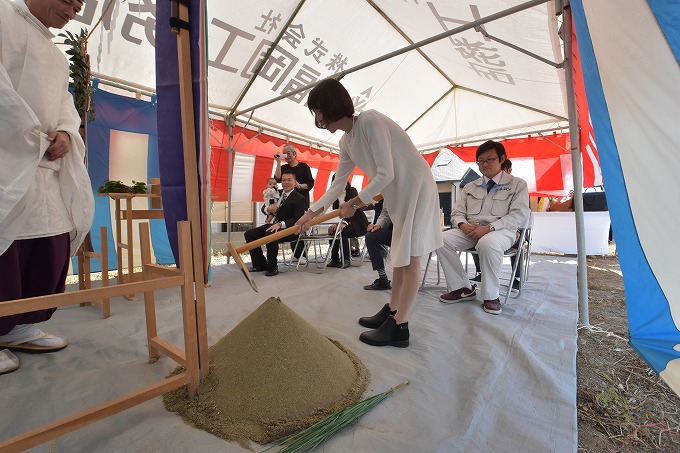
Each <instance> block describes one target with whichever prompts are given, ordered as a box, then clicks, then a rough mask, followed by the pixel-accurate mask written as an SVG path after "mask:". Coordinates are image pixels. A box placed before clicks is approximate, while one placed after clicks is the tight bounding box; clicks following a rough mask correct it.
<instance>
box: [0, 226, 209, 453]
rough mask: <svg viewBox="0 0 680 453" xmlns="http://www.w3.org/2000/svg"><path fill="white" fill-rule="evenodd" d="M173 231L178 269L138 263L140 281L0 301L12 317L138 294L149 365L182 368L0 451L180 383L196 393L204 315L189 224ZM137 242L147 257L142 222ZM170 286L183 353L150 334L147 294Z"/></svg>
mask: <svg viewBox="0 0 680 453" xmlns="http://www.w3.org/2000/svg"><path fill="white" fill-rule="evenodd" d="M177 231H178V242H179V256H180V262H181V263H182V264H183V267H182V268H169V267H165V266H160V265H157V264H152V263H150V262H149V261H148V260H147V261H145V262H144V263H143V269H144V270H143V271H142V275H143V280H142V281H139V282H129V283H122V284H120V285H113V286H108V287H102V288H95V289H84V290H81V291H74V292H69V293H64V294H55V295H50V296H41V297H33V298H29V299H18V300H13V301H7V302H0V316H9V315H15V314H19V313H25V312H27V311H34V310H43V309H46V308H53V307H62V306H65V305H71V304H74V303H82V302H88V301H91V300H96V299H103V298H111V297H116V296H124V295H125V294H134V293H140V292H143V293H144V303H145V314H146V326H147V340H148V345H149V360H150V361H151V362H152V363H153V362H155V361H156V360H157V359H158V357H160V354H161V353H162V354H164V355H166V356H168V357H169V358H171V359H172V360H174V361H175V362H177V364H179V365H181V366H183V367H184V368H185V371H183V372H182V373H180V374H177V375H174V376H171V377H168V378H165V379H163V380H161V381H159V382H157V383H155V384H153V385H150V386H147V387H144V388H142V389H140V390H136V391H134V392H132V393H128V394H127V395H124V396H121V397H119V398H116V399H113V400H111V401H108V402H106V403H104V404H100V405H98V406H95V407H92V408H90V409H86V410H83V411H81V412H78V413H76V414H74V415H72V416H70V417H66V418H63V419H61V420H57V421H55V422H53V423H50V424H48V425H45V426H42V427H40V428H37V429H34V430H32V431H29V432H26V433H24V434H21V435H19V436H15V437H12V438H10V439H7V440H4V441H0V451H2V452H3V453H8V452H19V451H23V450H26V449H28V448H31V447H34V446H36V445H39V444H41V443H43V442H46V441H48V440H50V439H54V438H56V437H59V436H62V435H64V434H67V433H69V432H71V431H75V430H76V429H78V428H82V427H83V426H86V425H89V424H90V423H93V422H95V421H98V420H102V419H104V418H106V417H110V416H112V415H114V414H117V413H119V412H121V411H123V410H125V409H129V408H131V407H134V406H136V405H138V404H141V403H143V402H146V401H148V400H150V399H152V398H155V397H157V396H160V395H163V394H164V393H167V392H169V391H171V390H174V389H176V388H179V387H181V386H183V385H187V390H188V393H189V395H190V396H192V397H193V396H194V395H195V394H196V389H197V387H198V384H199V380H200V373H199V354H198V351H199V349H200V348H206V349H207V344H199V343H200V341H201V339H202V336H201V335H199V334H198V332H197V330H196V319H197V317H201V316H202V317H205V313H197V311H196V310H197V305H196V304H195V303H194V294H193V262H192V261H193V260H192V244H191V225H190V223H189V222H187V221H183V222H179V223H178V225H177ZM140 238H141V247H142V254H143V256H145V257H146V258H150V250H151V245H150V240H149V225H148V223H143V224H141V225H140ZM173 287H179V288H180V289H181V294H182V321H183V330H184V349H183V350H182V349H181V348H180V347H178V346H175V345H173V344H171V343H170V342H168V341H166V340H164V339H162V338H160V337H159V336H158V332H157V330H156V310H155V304H154V297H153V293H154V291H155V290H158V289H164V288H173Z"/></svg>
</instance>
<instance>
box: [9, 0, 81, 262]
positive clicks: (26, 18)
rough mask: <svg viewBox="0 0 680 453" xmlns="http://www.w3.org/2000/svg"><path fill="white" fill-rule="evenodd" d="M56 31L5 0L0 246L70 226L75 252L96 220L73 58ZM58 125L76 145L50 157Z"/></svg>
mask: <svg viewBox="0 0 680 453" xmlns="http://www.w3.org/2000/svg"><path fill="white" fill-rule="evenodd" d="M52 37H53V35H52V34H51V33H50V32H49V30H48V29H47V28H45V27H44V26H43V25H42V24H41V23H40V22H39V21H38V20H37V19H36V18H35V17H33V16H32V15H31V14H30V12H29V11H28V9H27V7H26V5H25V4H24V3H23V1H17V2H9V1H8V0H0V46H1V47H0V118H2V120H1V121H0V163H1V164H0V254H2V253H4V251H5V250H6V249H7V248H8V247H9V246H10V245H11V244H12V242H13V241H14V240H15V239H17V238H22V237H41V236H43V237H46V236H53V235H55V234H59V233H63V232H66V231H68V232H69V233H70V237H71V254H74V253H75V252H76V251H77V250H78V247H79V246H80V244H81V243H82V241H83V239H84V238H85V235H86V234H87V232H88V231H89V229H90V227H91V225H92V219H93V216H94V197H93V193H92V185H91V182H90V178H89V176H88V174H87V169H86V168H85V165H84V163H83V160H84V156H85V145H84V143H83V141H82V139H81V137H80V134H79V133H78V129H79V127H80V118H79V117H78V113H77V112H76V109H75V106H74V104H73V98H72V97H71V95H70V94H69V92H68V81H69V70H68V61H67V60H66V58H65V57H64V55H63V54H62V53H61V51H60V50H59V49H58V48H57V47H56V46H55V45H54V43H53V42H52V40H51V38H52ZM57 130H60V131H65V132H67V133H68V134H69V136H70V137H71V147H70V151H69V153H68V154H67V155H66V156H65V157H64V158H62V159H57V160H56V161H54V162H49V160H48V159H47V157H45V156H44V154H45V151H46V149H47V147H48V146H49V145H50V142H49V141H48V140H47V136H48V134H50V133H51V132H53V131H57ZM55 175H56V177H55ZM64 211H65V212H64ZM37 217H40V218H39V219H37Z"/></svg>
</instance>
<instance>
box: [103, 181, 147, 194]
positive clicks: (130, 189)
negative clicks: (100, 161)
mask: <svg viewBox="0 0 680 453" xmlns="http://www.w3.org/2000/svg"><path fill="white" fill-rule="evenodd" d="M97 193H147V189H146V183H145V182H141V181H140V182H137V181H132V185H131V186H128V185H127V184H124V183H123V182H122V181H110V180H108V179H106V180H104V184H103V185H101V186H99V188H98V189H97Z"/></svg>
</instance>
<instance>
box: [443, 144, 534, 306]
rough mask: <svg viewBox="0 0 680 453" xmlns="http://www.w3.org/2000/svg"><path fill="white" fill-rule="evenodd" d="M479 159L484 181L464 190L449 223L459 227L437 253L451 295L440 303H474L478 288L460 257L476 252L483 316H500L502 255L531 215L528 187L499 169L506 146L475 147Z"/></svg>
mask: <svg viewBox="0 0 680 453" xmlns="http://www.w3.org/2000/svg"><path fill="white" fill-rule="evenodd" d="M476 158H477V165H478V166H479V169H480V171H481V173H482V175H483V176H482V177H481V178H479V179H477V180H476V181H473V182H471V183H470V184H467V185H466V186H465V188H464V189H463V193H462V195H461V196H460V198H459V199H458V201H457V202H456V204H455V206H454V207H453V211H452V212H451V224H452V225H454V226H456V227H457V228H453V229H451V230H448V231H445V232H444V246H443V247H442V248H440V249H438V250H437V258H438V259H439V261H440V262H441V265H442V269H443V270H444V276H445V277H446V285H447V289H449V290H450V292H448V293H446V294H442V295H441V296H440V297H439V300H440V301H441V302H444V303H454V302H460V301H463V300H474V299H475V294H476V291H477V287H476V285H472V286H470V281H469V280H468V278H467V274H466V272H465V269H464V268H463V265H462V264H461V262H460V257H459V256H458V255H457V253H456V252H457V251H463V250H467V249H469V248H471V247H475V249H476V250H477V253H479V259H480V262H481V263H480V264H481V268H482V299H483V300H484V311H486V312H487V313H491V314H494V315H497V314H500V313H501V302H500V299H499V298H498V294H499V286H500V272H501V265H502V264H503V252H505V250H507V249H509V248H510V246H511V245H512V244H513V243H514V242H515V241H516V232H517V229H518V228H519V227H520V225H521V224H522V222H523V221H524V219H525V218H526V217H527V216H528V215H529V191H528V189H527V183H526V182H524V181H523V180H522V179H520V178H516V177H514V176H512V175H509V174H507V173H505V172H504V171H502V170H501V167H502V165H503V162H504V161H505V160H506V159H507V155H506V153H505V148H504V147H503V145H502V144H500V143H498V142H494V141H491V140H489V141H487V142H484V143H483V144H481V145H480V146H479V148H477V152H476ZM451 288H457V289H454V290H453V291H451Z"/></svg>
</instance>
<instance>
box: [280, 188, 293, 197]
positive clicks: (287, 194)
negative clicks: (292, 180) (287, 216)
mask: <svg viewBox="0 0 680 453" xmlns="http://www.w3.org/2000/svg"><path fill="white" fill-rule="evenodd" d="M293 190H295V189H291V190H289V191H288V192H283V193H285V194H286V197H287V196H289V195H290V193H291V192H292V191H293Z"/></svg>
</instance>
